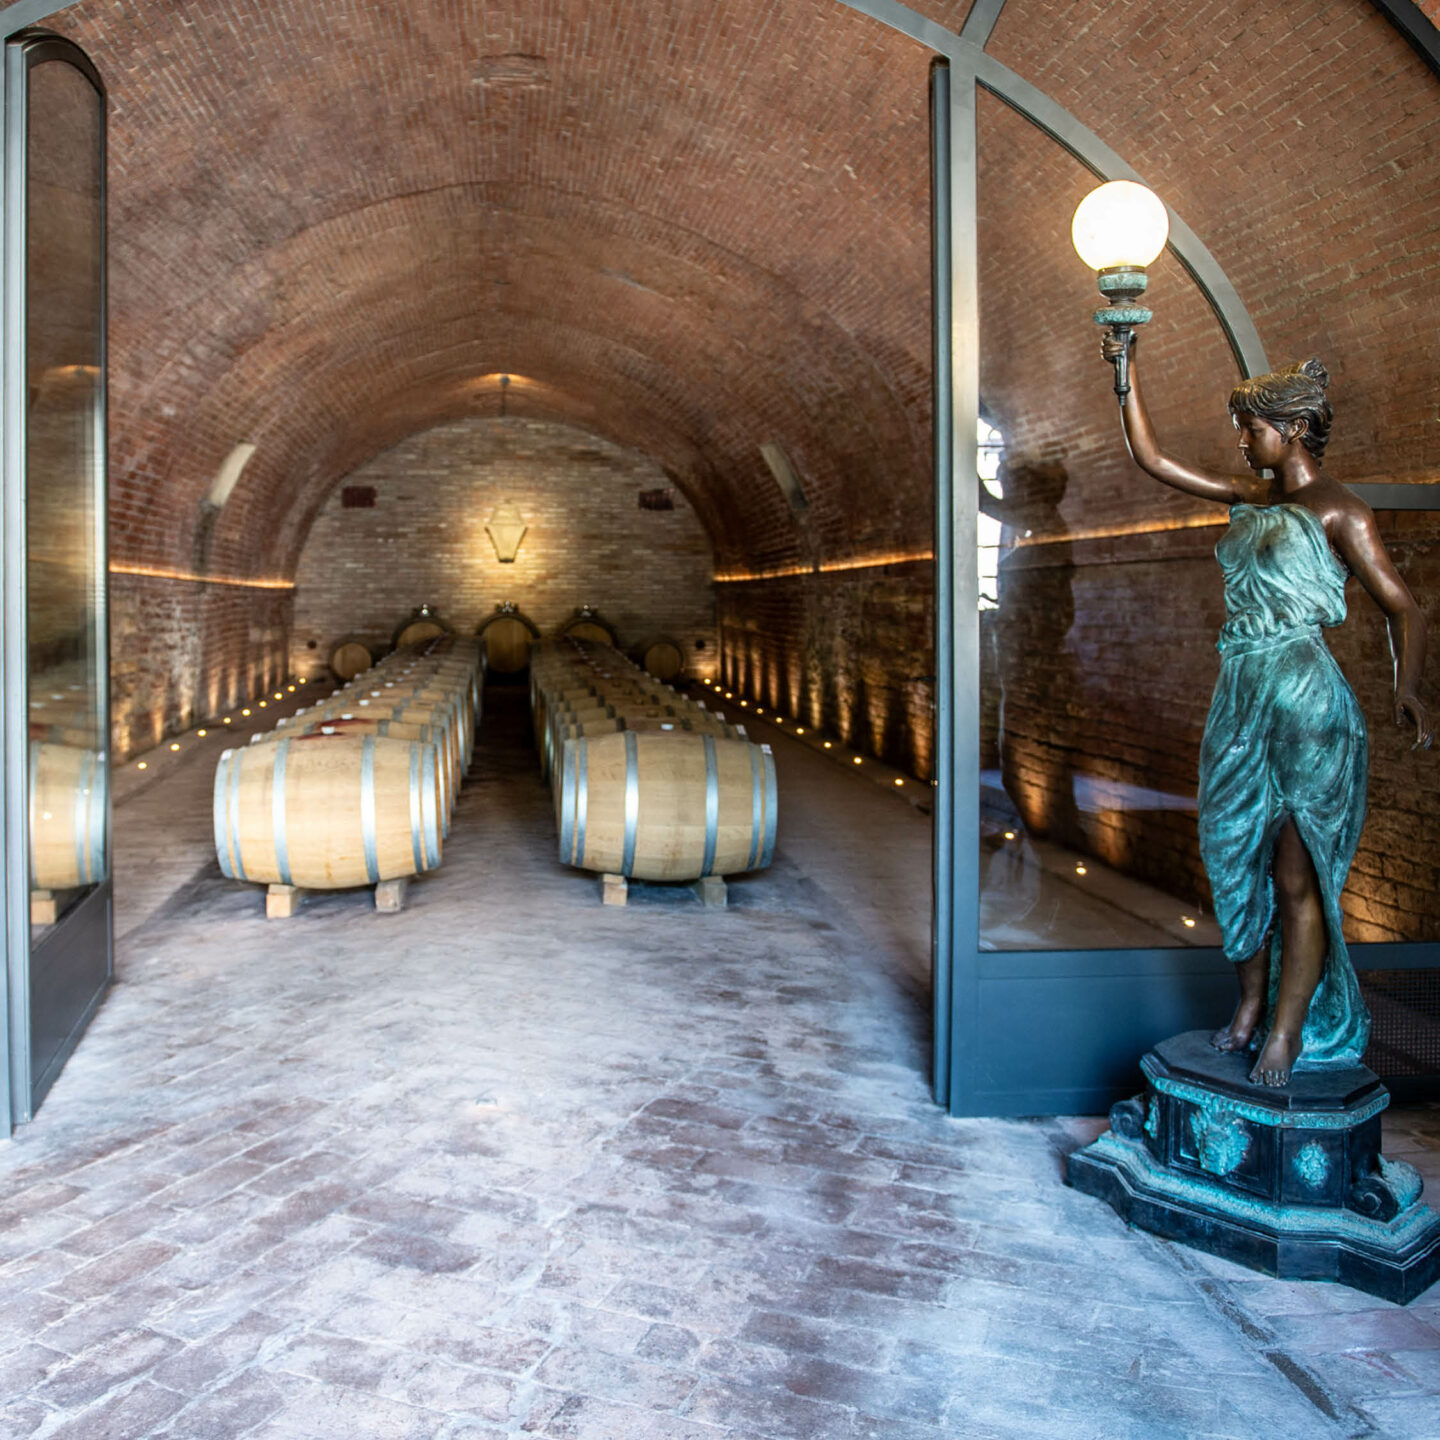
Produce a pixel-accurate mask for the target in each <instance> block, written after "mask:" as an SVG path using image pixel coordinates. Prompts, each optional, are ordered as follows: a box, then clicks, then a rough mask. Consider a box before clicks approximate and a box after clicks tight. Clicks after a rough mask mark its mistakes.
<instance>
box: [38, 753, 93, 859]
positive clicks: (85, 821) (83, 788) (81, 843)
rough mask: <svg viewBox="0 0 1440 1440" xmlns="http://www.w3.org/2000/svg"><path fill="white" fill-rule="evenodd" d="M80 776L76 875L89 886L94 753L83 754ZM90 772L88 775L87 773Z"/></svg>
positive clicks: (74, 820) (76, 792)
mask: <svg viewBox="0 0 1440 1440" xmlns="http://www.w3.org/2000/svg"><path fill="white" fill-rule="evenodd" d="M81 754H82V758H81V760H80V774H79V776H78V777H77V778H78V780H79V782H80V783H79V784H77V785H76V786H75V814H74V816H73V818H72V820H71V824H72V825H73V826H74V830H75V874H76V876H77V877H78V878H79V881H80V883H81V884H82V885H89V884H90V883H91V882H92V881H93V880H94V878H95V877H94V875H93V874H91V871H90V859H89V856H88V855H87V854H86V850H87V848H88V847H87V846H86V843H85V842H86V841H87V840H88V839H89V838H90V817H89V816H88V815H87V814H86V813H85V811H86V806H85V797H86V796H87V795H89V793H90V785H91V783H93V781H94V778H95V755H94V752H93V751H90V750H85V751H82V752H81ZM87 771H88V772H89V773H88V774H87V773H86V772H87ZM30 805H31V813H32V814H33V813H34V805H35V801H34V799H33V797H32V799H31V801H30Z"/></svg>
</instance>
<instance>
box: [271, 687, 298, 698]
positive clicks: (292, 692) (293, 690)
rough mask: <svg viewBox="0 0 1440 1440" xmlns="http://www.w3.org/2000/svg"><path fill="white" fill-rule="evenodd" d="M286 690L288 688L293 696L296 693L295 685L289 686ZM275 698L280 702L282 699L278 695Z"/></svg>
mask: <svg viewBox="0 0 1440 1440" xmlns="http://www.w3.org/2000/svg"><path fill="white" fill-rule="evenodd" d="M285 688H286V689H287V690H288V691H289V692H290V693H291V694H292V695H293V694H294V693H295V687H294V686H293V685H287V686H286V687H285ZM275 698H276V699H277V700H278V699H279V698H280V697H279V696H278V695H277V696H276V697H275Z"/></svg>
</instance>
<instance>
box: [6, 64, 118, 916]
mask: <svg viewBox="0 0 1440 1440" xmlns="http://www.w3.org/2000/svg"><path fill="white" fill-rule="evenodd" d="M102 123H103V114H102V109H101V100H100V97H99V96H98V95H97V93H96V91H95V90H94V88H93V87H92V86H91V84H90V83H89V81H88V80H87V79H86V78H85V76H84V75H83V74H82V73H81V72H80V71H79V70H77V69H76V68H75V67H73V66H71V65H69V64H66V63H64V62H63V61H58V60H53V61H43V62H41V63H39V64H36V65H35V66H34V67H33V68H32V70H31V71H30V76H29V111H28V124H27V137H26V161H27V181H26V223H27V234H26V242H27V268H26V287H25V305H26V319H25V345H26V379H27V396H26V402H27V403H26V409H25V424H26V432H25V465H26V559H27V606H28V614H27V620H28V647H29V648H28V665H29V701H28V703H29V742H30V743H29V763H30V775H29V782H30V889H31V916H32V924H34V925H37V926H44V925H48V924H53V923H54V922H55V920H57V919H58V918H59V917H60V915H62V914H63V913H64V912H65V911H66V910H67V909H68V908H70V907H71V906H73V905H74V904H75V903H76V902H77V901H78V900H79V899H80V898H82V897H83V895H84V894H85V893H87V891H88V889H89V888H90V887H92V886H94V885H95V884H96V883H97V882H99V881H101V880H103V879H104V878H105V876H106V875H107V873H108V863H109V862H108V854H107V833H106V811H107V806H106V775H107V763H108V762H107V755H106V750H107V746H106V737H105V733H104V727H105V704H104V698H105V697H104V696H103V694H102V691H101V665H102V661H103V645H102V636H101V632H100V625H101V617H102V615H103V607H102V604H101V587H102V583H103V579H104V576H103V572H102V565H103V556H102V554H101V541H100V536H101V530H100V519H101V517H100V515H99V513H98V507H99V504H100V497H101V495H102V494H103V488H102V484H101V480H102V477H103V456H102V446H103V436H104V430H103V424H104V416H103V391H102V380H101V366H102V360H103V345H104V296H103V269H102V267H103V214H102V204H103V201H102V189H101V186H102V173H101V171H102V163H103V162H102Z"/></svg>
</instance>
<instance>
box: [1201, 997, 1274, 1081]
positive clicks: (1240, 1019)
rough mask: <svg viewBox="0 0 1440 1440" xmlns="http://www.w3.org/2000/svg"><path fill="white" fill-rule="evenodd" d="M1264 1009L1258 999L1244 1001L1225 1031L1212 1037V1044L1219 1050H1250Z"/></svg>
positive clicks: (1236, 1008)
mask: <svg viewBox="0 0 1440 1440" xmlns="http://www.w3.org/2000/svg"><path fill="white" fill-rule="evenodd" d="M1262 1008H1263V1007H1262V1005H1261V1002H1260V1001H1259V1000H1258V999H1257V1000H1246V999H1242V1000H1241V1001H1240V1003H1239V1004H1238V1005H1237V1006H1236V1007H1235V1013H1234V1014H1233V1015H1232V1016H1231V1017H1230V1023H1229V1024H1228V1025H1227V1026H1226V1027H1225V1028H1224V1029H1223V1030H1217V1031H1216V1032H1215V1033H1214V1034H1213V1035H1212V1036H1211V1037H1210V1043H1211V1044H1212V1045H1213V1046H1214V1047H1215V1048H1216V1049H1217V1050H1225V1051H1231V1050H1248V1049H1249V1048H1250V1042H1251V1041H1252V1040H1253V1039H1254V1038H1255V1027H1256V1026H1257V1025H1259V1023H1260V1012H1261V1010H1262ZM1252 1078H1253V1077H1252Z"/></svg>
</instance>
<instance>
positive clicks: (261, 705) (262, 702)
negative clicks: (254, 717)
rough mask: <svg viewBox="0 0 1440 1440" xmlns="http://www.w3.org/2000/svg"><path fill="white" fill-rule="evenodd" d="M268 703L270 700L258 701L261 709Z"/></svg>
mask: <svg viewBox="0 0 1440 1440" xmlns="http://www.w3.org/2000/svg"><path fill="white" fill-rule="evenodd" d="M269 703H270V702H269V701H268V700H262V701H261V702H260V708H261V709H262V710H263V709H264V708H265V707H266V706H267V705H268V704H269Z"/></svg>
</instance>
